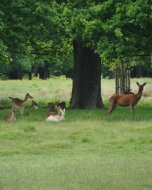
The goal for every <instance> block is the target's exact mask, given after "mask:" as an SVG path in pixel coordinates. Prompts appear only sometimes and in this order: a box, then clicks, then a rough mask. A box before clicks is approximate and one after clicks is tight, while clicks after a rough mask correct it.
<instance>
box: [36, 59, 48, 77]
mask: <svg viewBox="0 0 152 190" xmlns="http://www.w3.org/2000/svg"><path fill="white" fill-rule="evenodd" d="M38 73H39V78H40V79H43V80H46V79H48V78H49V69H48V63H47V62H45V64H44V66H43V67H39V68H38Z"/></svg>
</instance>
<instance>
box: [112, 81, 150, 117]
mask: <svg viewBox="0 0 152 190" xmlns="http://www.w3.org/2000/svg"><path fill="white" fill-rule="evenodd" d="M136 84H137V85H138V92H137V93H136V94H114V95H112V96H111V97H110V99H109V102H110V108H109V110H108V117H109V115H111V114H112V112H113V110H114V109H115V108H116V106H117V105H119V106H130V111H131V113H132V117H133V118H134V107H135V105H136V104H137V103H138V102H139V100H140V99H141V97H142V92H143V89H144V86H145V85H146V82H145V83H143V84H139V82H137V83H136Z"/></svg>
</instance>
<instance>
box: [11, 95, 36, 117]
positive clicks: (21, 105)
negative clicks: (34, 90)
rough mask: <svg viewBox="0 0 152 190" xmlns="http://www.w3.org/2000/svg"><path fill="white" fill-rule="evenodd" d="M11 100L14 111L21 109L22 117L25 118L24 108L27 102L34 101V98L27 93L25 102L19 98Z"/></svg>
mask: <svg viewBox="0 0 152 190" xmlns="http://www.w3.org/2000/svg"><path fill="white" fill-rule="evenodd" d="M9 98H10V99H12V107H13V109H16V108H19V109H20V114H21V115H22V116H23V112H24V107H25V104H26V102H27V101H28V99H33V97H32V96H31V95H30V94H29V93H27V94H26V95H25V98H24V100H21V99H19V98H12V97H9Z"/></svg>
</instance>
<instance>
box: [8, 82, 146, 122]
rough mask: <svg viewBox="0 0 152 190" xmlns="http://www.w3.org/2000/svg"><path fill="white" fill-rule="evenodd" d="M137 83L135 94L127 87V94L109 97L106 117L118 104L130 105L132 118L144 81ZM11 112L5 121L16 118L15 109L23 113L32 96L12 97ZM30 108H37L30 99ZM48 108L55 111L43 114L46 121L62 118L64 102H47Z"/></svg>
mask: <svg viewBox="0 0 152 190" xmlns="http://www.w3.org/2000/svg"><path fill="white" fill-rule="evenodd" d="M136 84H137V85H138V92H137V93H136V94H134V93H132V92H131V90H130V89H129V91H128V94H114V95H112V96H111V97H110V99H109V102H110V108H109V110H108V118H109V115H111V114H112V112H113V110H114V109H115V108H116V106H117V105H120V106H130V110H131V113H132V117H133V118H134V107H135V105H136V104H137V103H138V102H139V100H140V99H141V97H142V92H143V89H144V86H145V85H146V83H143V84H139V83H138V82H137V83H136ZM9 98H10V99H12V112H11V114H10V115H8V116H6V118H5V120H6V121H12V120H15V119H16V109H17V108H19V109H20V114H21V115H23V113H24V107H25V105H26V102H27V101H28V99H33V97H32V96H31V95H30V94H28V93H27V94H26V96H25V98H24V100H21V99H19V98H12V97H9ZM30 108H32V109H38V105H37V103H36V102H34V101H32V105H31V106H30ZM48 108H49V111H50V110H52V109H54V110H55V111H53V112H48V113H47V114H46V116H45V120H46V121H61V120H63V119H64V115H65V108H66V106H65V102H60V103H56V104H54V103H48Z"/></svg>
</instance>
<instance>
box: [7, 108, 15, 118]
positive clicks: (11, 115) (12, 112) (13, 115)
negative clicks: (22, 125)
mask: <svg viewBox="0 0 152 190" xmlns="http://www.w3.org/2000/svg"><path fill="white" fill-rule="evenodd" d="M15 119H16V110H15V109H14V110H12V111H11V114H10V115H7V116H6V117H5V121H12V120H15Z"/></svg>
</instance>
